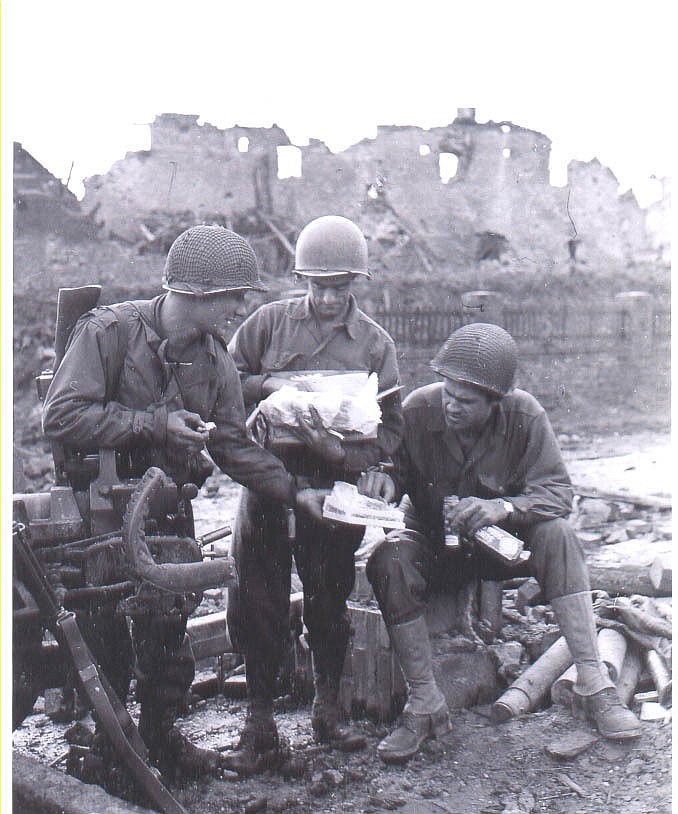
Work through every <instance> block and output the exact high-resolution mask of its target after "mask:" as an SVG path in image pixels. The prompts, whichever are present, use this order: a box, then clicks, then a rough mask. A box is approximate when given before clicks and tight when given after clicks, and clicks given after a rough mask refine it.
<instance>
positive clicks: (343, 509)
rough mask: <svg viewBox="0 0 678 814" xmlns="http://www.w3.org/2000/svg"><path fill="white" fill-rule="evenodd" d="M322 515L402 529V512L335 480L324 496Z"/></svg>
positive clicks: (350, 522)
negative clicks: (327, 493)
mask: <svg viewBox="0 0 678 814" xmlns="http://www.w3.org/2000/svg"><path fill="white" fill-rule="evenodd" d="M323 517H326V518H327V519H328V520H337V521H339V522H340V523H348V524H350V525H354V526H377V527H379V528H382V529H404V528H405V522H404V513H403V512H402V511H401V510H400V509H397V508H396V507H394V506H389V505H388V504H387V503H384V502H383V501H382V500H377V499H375V498H371V497H366V496H365V495H361V494H360V493H359V492H358V489H357V487H355V486H353V484H351V483H344V482H343V481H337V482H336V483H335V484H334V488H333V489H332V492H331V493H330V494H329V495H328V496H327V497H326V498H325V503H324V504H323Z"/></svg>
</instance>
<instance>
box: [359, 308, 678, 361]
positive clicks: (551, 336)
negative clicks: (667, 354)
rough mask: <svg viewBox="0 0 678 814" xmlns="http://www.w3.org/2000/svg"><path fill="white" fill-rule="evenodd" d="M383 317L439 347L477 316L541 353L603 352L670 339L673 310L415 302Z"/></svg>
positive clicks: (404, 335) (392, 327)
mask: <svg viewBox="0 0 678 814" xmlns="http://www.w3.org/2000/svg"><path fill="white" fill-rule="evenodd" d="M374 318H375V319H376V320H377V322H378V323H379V324H380V325H381V326H382V327H383V328H384V329H385V330H387V331H388V332H389V334H390V335H391V336H392V337H393V339H394V341H395V342H396V343H401V344H405V345H410V346H421V347H433V346H435V345H440V344H442V343H443V342H444V341H445V340H446V339H447V337H448V336H449V335H450V334H451V333H452V331H454V330H456V329H457V328H459V327H460V326H461V325H465V324H467V323H468V322H473V321H478V322H482V321H488V322H495V323H497V324H498V325H501V326H502V327H503V328H505V329H506V330H507V331H508V332H509V333H510V334H511V335H512V336H513V337H514V339H515V340H516V342H518V344H519V345H521V346H528V347H529V345H534V346H535V352H538V353H545V352H546V353H548V352H552V353H563V352H564V351H566V350H569V351H570V352H572V351H574V350H576V351H578V352H582V353H587V352H600V351H605V350H616V351H618V350H619V349H620V346H625V345H633V344H634V343H638V344H639V345H641V346H643V347H645V348H646V349H651V348H654V347H663V346H665V345H667V344H668V342H669V339H670V334H671V311H670V307H669V306H668V304H664V303H661V304H656V303H655V304H653V305H652V307H651V308H650V309H649V310H648V311H646V312H645V313H639V312H638V311H637V310H634V307H633V305H631V306H623V305H620V304H619V303H610V304H605V305H602V306H600V305H597V306H595V307H591V306H584V307H581V308H580V307H575V306H572V305H560V306H555V307H554V308H552V309H549V310H548V311H545V310H544V308H543V307H541V306H535V305H529V306H524V307H522V308H520V309H518V308H509V307H506V308H499V309H497V310H495V311H494V312H493V313H492V317H491V318H489V317H488V316H484V315H483V314H482V313H479V314H477V315H476V316H471V317H470V316H469V312H468V311H464V310H463V309H462V308H455V309H432V308H411V309H406V310H405V309H398V310H389V311H387V310H377V311H376V312H375V314H374Z"/></svg>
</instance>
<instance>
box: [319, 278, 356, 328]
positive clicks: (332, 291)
mask: <svg viewBox="0 0 678 814" xmlns="http://www.w3.org/2000/svg"><path fill="white" fill-rule="evenodd" d="M352 287H353V278H352V277H347V276H346V275H341V276H337V277H319V278H315V279H310V280H309V281H308V293H309V295H310V297H311V304H312V305H313V309H314V310H315V312H316V314H317V315H318V316H319V317H320V319H335V318H336V317H339V316H341V315H342V314H343V313H344V312H345V311H346V308H347V307H348V299H349V295H350V293H351V289H352Z"/></svg>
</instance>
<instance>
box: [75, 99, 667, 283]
mask: <svg viewBox="0 0 678 814" xmlns="http://www.w3.org/2000/svg"><path fill="white" fill-rule="evenodd" d="M550 149H551V142H550V140H549V139H548V138H547V137H546V136H545V135H543V134H542V133H538V132H535V131H533V130H527V129H525V128H523V127H519V126H517V125H514V124H512V123H510V122H498V123H495V122H492V121H490V122H486V123H484V124H483V123H479V122H477V121H476V120H475V111H474V110H473V109H472V108H469V109H462V110H459V111H458V115H457V117H456V118H455V120H454V121H453V122H452V123H451V124H449V125H447V126H445V127H435V128H431V129H430V130H425V129H422V128H420V127H410V126H405V127H400V126H384V127H379V128H378V130H377V136H376V138H374V139H364V140H363V141H361V142H359V143H358V144H355V145H353V146H351V147H349V148H348V149H346V150H344V151H343V152H340V153H336V154H335V153H332V152H331V151H330V150H329V149H328V148H327V146H326V145H325V144H324V143H323V142H321V141H317V140H311V142H310V144H309V145H308V146H304V147H295V146H294V145H292V144H290V141H289V139H288V137H287V136H286V134H285V132H284V131H283V130H282V129H280V128H279V127H277V126H275V125H274V126H273V127H270V128H248V127H237V126H236V127H232V128H229V129H226V130H221V129H219V128H217V127H214V126H212V125H210V124H207V123H206V124H202V125H200V124H198V116H195V115H190V116H189V115H176V114H163V115H160V116H158V117H157V118H156V119H155V121H154V122H153V123H152V124H151V147H150V150H148V151H143V152H135V153H128V154H127V155H126V156H125V158H124V159H122V160H121V161H118V162H117V163H116V164H115V165H114V166H113V167H112V168H111V170H110V171H109V172H108V173H107V174H106V175H101V176H95V177H93V178H90V179H88V180H87V181H86V182H85V187H86V193H85V197H84V201H83V205H84V207H85V210H86V211H91V210H93V209H94V208H95V207H96V208H97V220H98V221H99V222H102V223H103V226H104V233H105V234H108V235H110V236H117V237H120V238H122V239H124V240H127V241H130V242H136V241H139V240H142V241H143V240H148V241H152V240H153V238H154V234H153V232H154V227H153V222H154V221H153V218H154V217H156V220H157V215H158V213H162V212H164V213H167V212H175V213H183V216H184V218H185V220H186V221H187V222H188V223H191V222H192V223H198V222H221V223H225V224H227V225H230V226H232V227H233V228H236V229H240V230H241V231H243V232H244V233H249V232H251V231H253V232H256V231H257V230H259V231H260V233H261V234H266V235H267V237H268V239H269V241H270V243H271V247H272V248H271V251H270V252H268V253H267V252H264V253H263V257H262V261H263V262H262V265H263V266H264V269H265V270H268V271H276V270H281V269H280V265H281V264H282V265H283V266H285V265H287V266H289V262H290V256H289V255H290V244H291V243H293V242H294V238H295V236H296V233H297V232H298V230H299V229H300V228H301V227H302V226H303V225H304V224H305V223H307V222H308V221H309V220H311V219H312V218H314V217H316V216H318V215H321V214H327V213H334V214H341V215H345V216H347V217H349V218H352V219H354V220H356V221H357V222H358V223H359V224H360V225H361V227H362V228H363V230H364V231H365V233H366V234H367V236H368V238H369V240H370V253H371V255H370V256H371V258H372V260H373V262H375V263H376V264H377V265H378V266H381V267H385V268H388V269H392V270H394V271H398V270H400V271H407V272H408V273H411V272H423V273H429V272H430V271H431V270H432V269H440V270H449V271H452V272H453V271H455V270H459V269H468V268H471V267H473V266H474V265H476V264H478V263H483V262H487V261H489V262H496V263H499V264H502V263H503V264H512V265H513V266H517V267H519V268H525V269H530V270H537V271H547V272H548V271H552V270H553V271H564V272H567V271H568V269H569V270H572V269H574V268H577V269H579V270H584V271H586V272H587V273H597V272H610V271H614V270H615V269H619V268H627V267H629V266H632V265H633V263H634V262H637V260H638V259H639V258H640V259H657V258H658V255H660V254H661V252H660V251H659V250H658V247H657V241H656V240H653V237H652V235H651V234H650V233H649V231H648V227H647V224H646V217H645V215H646V213H645V212H644V210H642V209H641V208H640V207H639V206H638V203H637V201H636V200H635V197H634V196H633V194H632V193H631V192H629V193H626V194H625V195H623V196H620V195H619V191H618V182H617V179H616V178H615V176H614V175H613V173H612V172H611V171H610V170H609V169H607V168H606V167H604V166H602V165H601V164H600V163H599V162H598V161H597V160H595V159H594V160H593V161H591V162H589V163H582V162H578V161H573V162H572V163H571V164H570V166H569V176H568V183H567V185H566V186H565V187H562V188H557V187H554V186H551V184H550V181H549V155H550ZM283 159H286V160H287V162H288V163H289V162H290V160H291V161H292V163H293V164H294V163H296V167H293V169H292V171H291V172H290V173H289V177H280V176H281V175H283V173H282V172H280V170H279V168H281V167H282V162H283ZM154 213H155V214H154ZM149 224H150V225H149ZM161 248H162V247H161ZM257 251H258V253H260V254H261V248H260V247H259V246H257Z"/></svg>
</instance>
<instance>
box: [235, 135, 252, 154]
mask: <svg viewBox="0 0 678 814" xmlns="http://www.w3.org/2000/svg"><path fill="white" fill-rule="evenodd" d="M249 149H250V140H249V139H248V138H247V136H240V138H239V139H238V152H239V153H246V152H247V151H248V150H249Z"/></svg>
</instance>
